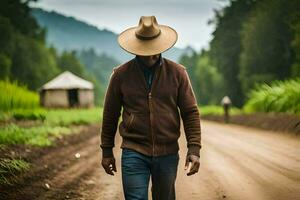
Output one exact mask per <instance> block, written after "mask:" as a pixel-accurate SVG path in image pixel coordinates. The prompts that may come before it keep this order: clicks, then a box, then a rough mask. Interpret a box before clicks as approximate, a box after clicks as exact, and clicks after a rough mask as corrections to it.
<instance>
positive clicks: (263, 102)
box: [244, 78, 300, 114]
mask: <svg viewBox="0 0 300 200" xmlns="http://www.w3.org/2000/svg"><path fill="white" fill-rule="evenodd" d="M244 110H245V111H246V112H247V113H255V112H276V113H279V112H280V113H289V114H300V78H297V79H291V80H287V81H274V82H273V83H272V84H262V85H259V86H257V87H256V88H255V89H254V90H252V91H251V92H250V95H249V100H248V101H247V102H246V104H245V106H244Z"/></svg>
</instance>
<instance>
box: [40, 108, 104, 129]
mask: <svg viewBox="0 0 300 200" xmlns="http://www.w3.org/2000/svg"><path fill="white" fill-rule="evenodd" d="M101 113H102V108H92V109H69V110H68V109H57V110H47V112H46V121H45V123H48V124H50V125H52V126H53V125H54V126H56V125H59V126H69V125H72V124H74V125H80V124H91V123H95V122H100V120H101V118H102V115H101Z"/></svg>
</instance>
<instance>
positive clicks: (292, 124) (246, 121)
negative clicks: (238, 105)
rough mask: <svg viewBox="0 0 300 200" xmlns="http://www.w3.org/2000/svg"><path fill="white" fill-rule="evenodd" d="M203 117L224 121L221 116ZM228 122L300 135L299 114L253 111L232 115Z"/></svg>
mask: <svg viewBox="0 0 300 200" xmlns="http://www.w3.org/2000/svg"><path fill="white" fill-rule="evenodd" d="M202 118H203V119H206V120H212V121H217V122H221V123H223V122H224V117H223V116H218V115H206V116H202ZM229 122H230V123H233V124H239V125H244V126H250V127H255V128H261V129H265V130H272V131H279V132H286V133H293V134H297V135H300V116H299V115H292V114H285V113H255V114H241V115H232V116H231V117H230V120H229Z"/></svg>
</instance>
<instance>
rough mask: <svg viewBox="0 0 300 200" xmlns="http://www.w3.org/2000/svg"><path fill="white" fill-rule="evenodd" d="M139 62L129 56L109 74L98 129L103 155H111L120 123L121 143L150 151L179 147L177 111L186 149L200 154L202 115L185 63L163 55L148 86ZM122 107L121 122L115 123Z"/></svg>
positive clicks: (164, 152)
mask: <svg viewBox="0 0 300 200" xmlns="http://www.w3.org/2000/svg"><path fill="white" fill-rule="evenodd" d="M137 64H138V63H137V62H135V59H132V60H130V61H128V62H126V63H124V64H122V65H120V66H118V67H115V68H114V69H113V72H112V74H111V76H110V81H109V85H108V88H107V91H106V93H105V101H104V108H103V121H102V128H101V144H100V146H101V148H102V150H103V157H111V156H113V153H112V148H113V147H114V146H115V144H114V139H115V134H116V131H117V128H118V127H119V132H120V135H121V136H122V138H123V140H122V144H121V148H129V149H133V150H136V151H138V152H140V153H142V154H144V155H148V156H161V155H168V154H172V153H176V152H178V150H179V145H178V138H179V137H180V116H181V119H182V121H183V125H184V132H185V135H186V140H187V147H188V154H193V155H197V156H200V148H201V126H200V114H199V110H198V106H197V101H196V97H195V94H194V91H193V89H192V86H191V82H190V79H189V76H188V73H187V71H186V68H185V67H184V66H182V65H180V64H177V63H175V62H172V61H170V60H168V59H166V58H163V59H162V63H161V66H159V67H158V68H157V71H156V72H155V75H154V78H153V83H152V86H151V88H150V90H148V88H147V83H146V80H145V77H144V75H143V72H142V69H141V68H140V67H139V66H137ZM122 108H123V110H122ZM178 108H179V109H178ZM121 110H122V121H121V123H119V126H118V120H119V117H120V116H121Z"/></svg>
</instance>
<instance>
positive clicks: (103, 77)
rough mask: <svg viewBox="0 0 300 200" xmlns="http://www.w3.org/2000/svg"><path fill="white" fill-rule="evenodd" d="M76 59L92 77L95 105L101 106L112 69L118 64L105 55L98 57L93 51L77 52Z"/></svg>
mask: <svg viewBox="0 0 300 200" xmlns="http://www.w3.org/2000/svg"><path fill="white" fill-rule="evenodd" d="M77 57H78V59H79V60H80V61H81V62H82V63H83V64H84V66H85V67H86V70H87V71H88V72H89V73H90V74H92V75H93V79H94V80H95V81H94V84H95V96H96V97H99V98H96V104H97V105H101V106H102V105H103V98H102V97H104V93H105V89H106V86H107V85H108V79H109V76H110V74H111V72H112V68H113V67H116V66H118V65H119V64H120V63H119V62H118V61H117V60H115V59H114V58H112V57H109V56H107V55H106V54H101V55H98V54H97V53H96V52H95V50H94V49H88V50H82V51H80V52H77Z"/></svg>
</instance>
